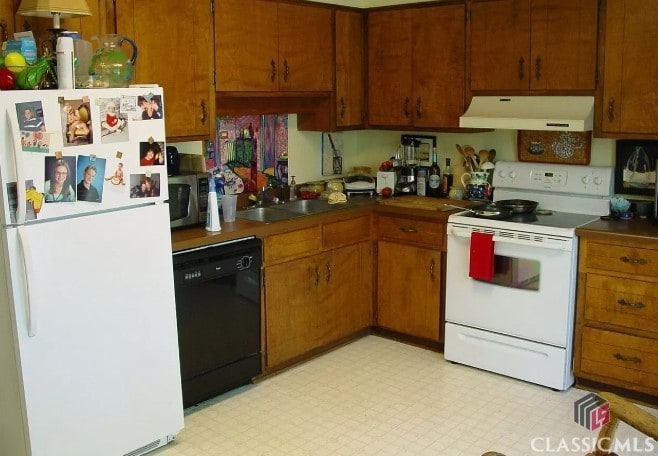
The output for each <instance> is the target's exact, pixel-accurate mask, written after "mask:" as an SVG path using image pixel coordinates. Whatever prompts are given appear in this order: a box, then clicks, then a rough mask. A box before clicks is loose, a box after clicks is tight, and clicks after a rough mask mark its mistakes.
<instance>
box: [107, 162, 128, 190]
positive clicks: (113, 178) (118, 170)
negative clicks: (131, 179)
mask: <svg viewBox="0 0 658 456" xmlns="http://www.w3.org/2000/svg"><path fill="white" fill-rule="evenodd" d="M105 180H106V181H110V183H112V185H126V180H125V179H124V178H123V162H119V163H117V164H116V167H115V168H114V174H112V175H110V176H107V177H106V178H105Z"/></svg>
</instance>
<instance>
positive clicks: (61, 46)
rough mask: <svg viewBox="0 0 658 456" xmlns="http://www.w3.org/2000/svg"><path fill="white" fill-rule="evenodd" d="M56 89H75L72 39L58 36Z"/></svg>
mask: <svg viewBox="0 0 658 456" xmlns="http://www.w3.org/2000/svg"><path fill="white" fill-rule="evenodd" d="M55 52H56V54H57V88H59V89H73V88H75V70H74V68H73V62H74V61H73V38H70V37H67V36H60V37H58V38H57V47H56V48H55Z"/></svg>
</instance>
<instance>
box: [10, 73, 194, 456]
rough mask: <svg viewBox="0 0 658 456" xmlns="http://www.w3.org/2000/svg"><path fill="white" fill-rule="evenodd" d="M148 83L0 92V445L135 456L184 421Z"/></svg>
mask: <svg viewBox="0 0 658 456" xmlns="http://www.w3.org/2000/svg"><path fill="white" fill-rule="evenodd" d="M163 102H164V99H163V94H162V90H161V89H160V88H158V87H151V86H149V87H131V88H126V89H98V90H61V91H11V92H3V93H2V97H0V197H1V201H2V205H1V207H2V211H1V212H0V236H1V248H2V250H1V255H2V261H0V454H1V455H7V456H9V455H11V456H23V455H25V456H82V455H90V454H93V455H95V456H121V455H131V456H136V455H140V454H143V453H146V452H148V451H151V450H153V449H155V448H157V447H160V446H162V445H165V444H167V443H168V442H170V441H171V440H173V439H174V438H175V437H176V435H177V433H178V432H179V431H180V430H181V429H182V428H183V406H182V398H181V382H180V370H179V359H178V342H177V341H178V339H177V333H176V308H175V301H174V289H173V271H172V261H171V240H170V230H169V211H168V205H167V203H166V200H167V197H168V195H167V171H166V160H165V158H164V154H165V123H164V122H165V121H164V117H165V116H164V114H165V113H166V104H164V103H163Z"/></svg>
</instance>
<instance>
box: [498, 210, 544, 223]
mask: <svg viewBox="0 0 658 456" xmlns="http://www.w3.org/2000/svg"><path fill="white" fill-rule="evenodd" d="M537 220H538V218H537V214H535V213H534V212H529V213H527V214H512V216H511V217H510V218H508V219H505V221H506V222H517V223H530V222H536V221H537Z"/></svg>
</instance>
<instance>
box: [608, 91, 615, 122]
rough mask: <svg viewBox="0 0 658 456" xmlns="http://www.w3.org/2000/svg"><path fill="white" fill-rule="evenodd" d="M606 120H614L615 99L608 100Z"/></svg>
mask: <svg viewBox="0 0 658 456" xmlns="http://www.w3.org/2000/svg"><path fill="white" fill-rule="evenodd" d="M608 120H609V121H610V122H612V121H614V120H615V99H614V98H612V97H610V99H609V100H608Z"/></svg>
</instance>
